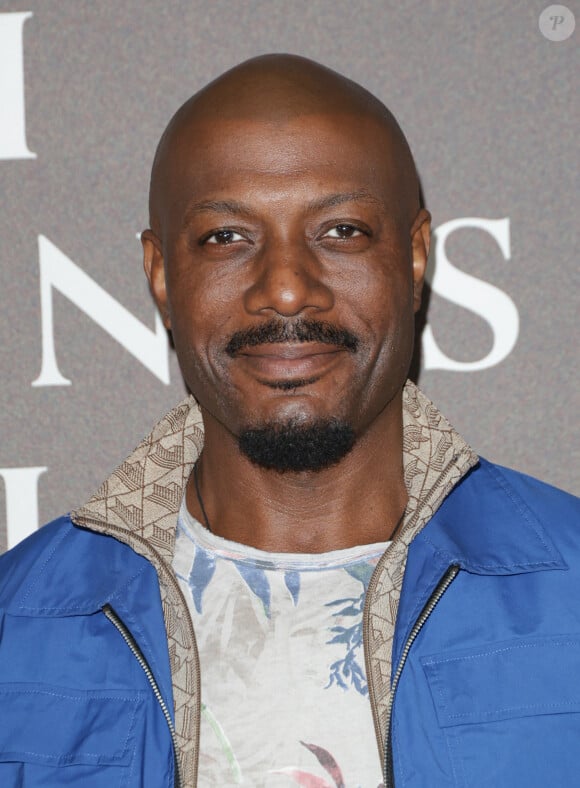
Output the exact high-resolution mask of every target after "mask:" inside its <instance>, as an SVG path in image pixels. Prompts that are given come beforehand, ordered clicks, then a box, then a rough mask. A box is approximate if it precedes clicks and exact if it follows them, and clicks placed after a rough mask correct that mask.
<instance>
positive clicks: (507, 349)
mask: <svg viewBox="0 0 580 788" xmlns="http://www.w3.org/2000/svg"><path fill="white" fill-rule="evenodd" d="M509 222H510V220H509V219H507V218H506V219H479V218H477V217H465V218H462V219H453V220H452V221H450V222H445V224H442V225H441V226H440V227H438V228H437V229H436V230H435V232H434V236H435V255H436V257H435V270H434V274H433V279H432V281H431V287H432V289H433V292H434V293H437V295H440V296H441V297H442V298H446V299H447V300H448V301H451V302H452V303H453V304H458V305H459V306H461V307H464V308H465V309H469V310H470V311H471V312H473V313H474V314H476V315H478V316H479V317H481V318H483V319H484V320H485V321H486V322H487V323H489V325H490V326H491V330H492V331H493V345H492V348H491V350H490V351H489V353H488V354H487V355H486V356H484V357H483V358H481V359H478V360H477V361H455V360H454V359H452V358H449V356H446V355H445V354H444V353H443V351H442V350H441V349H440V348H439V346H438V345H437V343H436V342H435V337H434V336H433V330H432V328H431V326H430V325H426V326H425V330H424V331H423V345H422V349H423V359H424V367H425V369H450V370H455V371H458V372H473V371H475V370H479V369H487V368H488V367H493V366H495V365H496V364H499V363H500V362H501V361H503V360H504V359H505V358H507V356H509V354H510V353H511V352H512V350H513V349H514V346H515V344H516V342H517V339H518V333H519V325H520V319H519V315H518V310H517V307H516V305H515V304H514V302H513V301H512V299H511V298H510V297H509V296H508V295H507V293H504V292H503V290H500V289H499V287H495V285H491V284H489V282H484V281H483V280H482V279H478V278H477V277H475V276H471V275H470V274H466V273H464V272H463V271H460V270H459V269H458V268H455V266H454V265H452V263H451V262H450V261H449V259H448V258H447V254H446V251H445V244H446V242H447V238H448V237H449V236H450V235H451V233H452V232H455V230H459V229H462V228H465V227H468V228H477V229H479V230H484V232H486V233H489V234H490V235H491V236H492V238H493V239H494V240H495V241H496V243H497V245H498V246H499V248H500V250H501V253H502V254H503V256H504V259H505V260H509V259H510V224H509Z"/></svg>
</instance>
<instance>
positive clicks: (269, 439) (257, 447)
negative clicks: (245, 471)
mask: <svg viewBox="0 0 580 788" xmlns="http://www.w3.org/2000/svg"><path fill="white" fill-rule="evenodd" d="M354 443H355V433H354V430H353V428H352V427H351V426H350V424H346V423H344V422H340V421H339V420H338V419H328V420H324V421H318V422H315V423H310V424H304V423H299V422H297V421H289V422H288V423H287V424H282V425H281V424H266V425H263V426H261V427H256V428H248V429H245V430H243V431H242V432H241V434H240V435H239V437H238V446H239V449H240V451H241V452H242V454H244V455H245V456H246V457H247V458H248V459H249V460H251V461H252V462H253V463H254V464H255V465H259V466H261V467H262V468H266V469H268V470H273V471H278V473H286V472H288V471H293V472H295V473H298V472H300V471H322V470H324V469H325V468H328V467H330V466H331V465H336V464H337V463H338V462H340V460H342V459H343V457H345V456H346V455H347V454H348V453H349V451H350V450H351V449H352V447H353V446H354Z"/></svg>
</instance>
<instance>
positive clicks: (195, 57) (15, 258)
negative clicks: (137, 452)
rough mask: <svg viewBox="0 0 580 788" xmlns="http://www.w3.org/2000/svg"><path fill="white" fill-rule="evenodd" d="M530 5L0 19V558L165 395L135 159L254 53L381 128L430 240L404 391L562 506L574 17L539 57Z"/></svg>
mask: <svg viewBox="0 0 580 788" xmlns="http://www.w3.org/2000/svg"><path fill="white" fill-rule="evenodd" d="M545 6H546V3H544V2H540V3H537V2H531V1H530V0H510V1H509V2H507V0H504V1H503V2H477V3H470V4H466V3H463V2H459V0H451V2H449V1H448V0H447V1H445V2H444V1H443V0H438V1H437V0H433V1H432V2H425V0H421V2H419V0H412V1H410V2H391V1H390V0H358V1H354V2H353V1H352V0H350V1H349V2H345V1H344V0H293V1H292V0H290V1H289V0H211V1H210V0H203V1H202V0H190V2H186V1H185V0H141V2H138V0H124V1H123V2H121V3H119V2H117V0H26V1H24V0H11V2H0V183H1V192H0V193H1V205H2V210H1V211H0V304H1V309H2V321H1V330H2V336H1V342H0V351H1V355H0V370H1V374H2V403H1V405H2V407H1V411H0V434H1V438H2V439H1V441H0V479H1V480H2V483H0V550H2V549H5V548H6V545H7V544H14V543H16V542H17V541H18V540H19V539H21V538H22V537H23V536H24V535H25V534H26V533H28V532H30V531H31V530H33V529H34V528H36V527H37V526H38V524H40V523H42V522H45V521H47V520H49V519H51V518H53V517H54V516H56V515H57V514H59V513H61V512H63V511H66V510H68V509H70V508H72V507H73V506H75V505H77V504H78V503H80V502H82V501H83V500H84V499H85V497H87V496H88V495H89V494H90V493H91V492H92V490H93V489H94V488H95V487H96V486H97V485H98V484H99V483H100V481H101V480H102V479H103V478H105V476H106V475H107V474H108V472H109V471H110V470H111V469H112V468H113V467H114V466H115V465H116V464H117V463H118V462H119V461H120V460H122V459H123V458H124V457H125V455H126V454H127V453H128V452H129V451H130V450H131V448H132V447H133V446H134V445H135V444H136V443H137V442H138V441H139V440H140V439H141V437H142V435H143V434H145V432H147V431H148V430H149V427H150V426H151V425H152V424H153V423H154V422H155V421H156V420H157V419H158V418H159V417H160V416H161V415H162V414H163V413H164V412H165V411H166V410H167V409H169V408H170V407H171V406H172V405H173V404H174V403H175V402H176V401H177V400H178V399H180V398H181V397H182V395H183V392H184V388H183V384H182V382H181V379H180V375H179V370H178V366H177V363H176V360H175V358H174V357H173V354H171V353H170V354H169V355H168V351H167V347H166V338H165V335H164V334H163V332H162V331H161V330H160V328H159V325H158V323H156V317H155V312H154V307H153V304H152V301H151V299H150V296H149V294H148V291H147V287H146V283H145V279H144V276H143V275H142V269H141V255H140V244H139V242H138V240H137V238H136V234H137V233H138V232H139V231H140V230H141V229H143V227H145V226H146V225H147V211H146V205H147V199H146V198H147V187H148V176H149V168H150V163H151V159H152V155H153V151H154V149H155V145H156V142H157V139H158V137H159V135H160V133H161V131H162V130H163V128H164V126H165V124H166V122H167V120H168V119H169V117H170V115H171V114H172V113H173V111H174V110H175V109H176V108H177V107H178V105H179V104H181V103H182V102H183V101H184V100H185V99H186V98H187V97H188V96H189V95H190V94H191V93H193V92H194V91H196V90H197V89H198V88H200V87H201V86H202V85H204V84H205V83H206V82H207V81H208V80H210V79H212V78H213V77H215V76H217V75H218V74H219V73H221V72H222V71H223V70H225V69H226V68H228V67H230V66H232V65H234V64H235V63H237V62H239V61H241V60H243V59H245V58H247V57H251V56H252V55H256V54H259V53H263V52H269V51H289V52H294V53H297V54H303V55H306V56H309V57H312V58H314V59H316V60H319V61H321V62H323V63H325V64H327V65H328V66H330V67H332V68H335V69H337V70H339V71H341V72H343V73H345V74H347V75H348V76H350V77H352V78H354V79H355V80H357V81H359V82H361V83H362V84H363V85H365V86H366V87H368V88H369V89H370V90H371V91H373V92H374V93H376V94H377V95H378V96H379V97H380V98H381V99H382V100H384V101H385V103H387V104H388V105H389V106H390V107H391V109H392V110H393V111H394V112H395V114H396V115H397V116H398V118H399V119H400V122H401V124H402V126H403V128H404V130H405V131H406V133H407V135H408V137H409V140H410V143H411V147H412V148H413V150H414V152H415V155H416V159H417V162H418V166H419V170H420V173H421V177H422V181H423V186H424V192H425V196H426V201H427V205H428V207H429V208H430V210H431V212H432V214H433V218H434V225H435V227H436V228H437V233H436V242H435V244H434V246H435V247H436V249H435V252H434V253H433V254H432V255H431V266H432V271H435V272H436V273H435V278H434V279H432V284H433V293H432V297H431V299H430V304H429V310H428V314H427V320H428V327H427V329H426V334H425V336H424V343H425V344H424V346H423V368H422V370H421V372H420V384H421V386H422V387H423V389H424V390H425V391H426V393H428V394H429V395H430V396H431V397H432V398H433V399H434V400H435V401H436V403H437V404H438V405H439V407H440V408H441V409H442V410H443V412H444V413H446V414H447V415H448V416H449V418H450V419H451V421H452V422H453V423H454V424H455V426H456V427H457V428H458V429H459V430H460V431H461V432H462V433H463V434H464V435H465V436H466V438H467V439H468V440H469V441H470V442H471V443H472V445H473V446H474V447H475V448H476V449H477V450H478V451H479V452H480V453H481V454H484V455H485V456H487V457H488V458H490V459H493V460H496V461H499V462H502V463H504V464H507V465H510V466H513V467H516V468H518V469H520V470H523V471H525V472H528V473H530V474H533V475H536V476H540V477H543V478H544V479H546V480H547V481H550V482H552V483H554V484H557V485H559V486H562V487H564V488H566V489H568V490H570V491H572V492H576V493H579V492H580V483H579V481H578V476H577V473H576V464H577V459H578V438H579V431H578V419H577V412H578V409H579V407H580V401H579V394H578V372H577V360H578V349H577V339H576V325H577V313H578V309H577V305H578V297H577V292H578V266H577V260H576V256H577V250H578V248H579V245H578V213H577V190H576V189H575V186H576V183H577V177H578V152H577V147H576V145H575V142H576V138H577V134H578V120H579V100H578V91H577V85H578V59H579V57H578V54H579V47H578V42H579V36H580V31H579V30H576V31H575V32H574V33H573V34H572V35H571V36H570V37H568V38H567V39H566V40H560V41H557V40H550V38H554V37H558V36H560V37H561V38H562V37H563V36H564V34H565V33H566V31H567V30H568V31H569V29H570V26H571V13H574V14H575V16H576V19H577V20H580V7H579V3H578V2H574V3H568V4H567V9H568V11H567V12H566V13H564V14H562V13H561V7H560V12H558V13H555V12H552V13H551V14H549V13H548V14H547V15H544V18H545V19H548V21H547V22H545V23H544V32H545V33H546V34H547V36H548V37H546V35H544V34H543V33H542V32H541V30H540V28H539V22H538V19H539V16H540V14H541V12H542V10H543V9H544V8H545ZM25 12H29V14H28V16H26V14H25ZM51 310H52V314H51ZM52 348H54V357H53V356H52V355H51V349H52ZM164 379H169V380H170V383H169V384H168V383H166V382H164ZM66 380H68V381H70V384H69V385H64V383H65V381H66Z"/></svg>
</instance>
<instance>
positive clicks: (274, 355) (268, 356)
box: [238, 342, 345, 384]
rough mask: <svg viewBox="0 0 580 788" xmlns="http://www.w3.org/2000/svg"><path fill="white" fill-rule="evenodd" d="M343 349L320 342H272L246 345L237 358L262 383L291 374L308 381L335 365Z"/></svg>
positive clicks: (283, 378) (285, 378)
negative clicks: (248, 346)
mask: <svg viewBox="0 0 580 788" xmlns="http://www.w3.org/2000/svg"><path fill="white" fill-rule="evenodd" d="M344 352H345V351H344V350H343V349H342V348H338V347H336V345H326V344H323V343H321V342H300V343H273V344H267V345H258V346H256V347H251V348H246V349H245V350H243V351H242V352H241V353H239V354H238V358H239V359H240V360H242V361H243V363H244V365H247V366H249V367H250V369H251V370H252V371H253V372H254V373H257V374H258V376H259V377H260V378H261V379H262V382H264V383H270V384H271V383H273V382H276V381H283V380H289V379H292V378H307V379H308V381H309V382H310V381H311V380H312V379H317V378H319V377H320V376H321V375H323V374H324V373H325V372H327V371H328V369H330V367H332V366H334V364H335V363H336V361H337V360H338V358H339V357H340V356H341V354H342V353H344ZM312 382H313V381H312Z"/></svg>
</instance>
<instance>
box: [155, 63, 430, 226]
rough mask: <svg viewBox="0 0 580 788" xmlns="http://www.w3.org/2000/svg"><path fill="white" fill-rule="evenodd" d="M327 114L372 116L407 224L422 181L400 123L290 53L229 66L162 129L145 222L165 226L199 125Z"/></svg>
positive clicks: (347, 84)
mask: <svg viewBox="0 0 580 788" xmlns="http://www.w3.org/2000/svg"><path fill="white" fill-rule="evenodd" d="M321 115H325V116H327V117H329V118H334V119H335V120H336V123H337V124H340V122H341V118H344V117H345V116H349V117H350V118H359V119H360V121H361V123H362V122H364V121H365V120H372V121H374V123H375V124H377V125H378V126H379V127H380V128H381V130H382V132H383V133H384V156H385V158H386V159H388V160H389V164H390V171H391V172H392V173H393V183H392V184H391V188H392V189H394V190H396V192H397V199H398V201H399V203H400V204H401V205H402V206H403V210H404V213H405V215H406V216H407V218H408V221H409V222H412V220H413V218H414V217H415V215H416V214H417V212H418V210H419V207H420V197H419V182H418V177H417V173H416V169H415V164H414V162H413V157H412V154H411V151H410V149H409V145H408V143H407V140H406V139H405V136H404V134H403V132H402V131H401V129H400V127H399V125H398V123H397V121H396V120H395V118H394V117H393V115H392V114H391V112H389V110H388V109H387V108H386V107H385V105H384V104H382V102H380V101H379V100H378V99H377V98H376V97H375V96H373V95H372V94H371V93H369V91H368V90H366V89H365V88H363V87H361V86H360V85H358V84H357V83H356V82H353V81H352V80H350V79H347V78H346V77H344V76H342V75H340V74H338V73H337V72H335V71H332V70H331V69H329V68H326V67H325V66H322V65H320V64H318V63H315V62H313V61H312V60H308V59H306V58H303V57H298V56H295V55H262V56H260V57H256V58H252V59H251V60H247V61H245V62H244V63H241V64H240V65H238V66H236V67H234V68H232V69H231V70H229V71H227V72H226V73H225V74H222V75H221V76H220V77H218V78H217V79H216V80H214V81H213V82H211V83H210V84H209V85H207V86H206V87H205V88H203V89H202V90H201V91H199V92H198V93H196V94H195V95H194V96H192V97H191V98H190V99H189V100H188V101H186V102H185V104H183V105H182V106H181V107H180V108H179V109H178V110H177V112H176V113H175V115H174V116H173V118H172V119H171V121H170V122H169V125H168V126H167V128H166V129H165V131H164V133H163V135H162V137H161V140H160V142H159V145H158V147H157V151H156V154H155V159H154V162H153V168H152V173H151V185H150V192H149V212H150V222H151V227H152V228H153V230H154V231H155V232H156V233H157V234H158V235H160V234H162V231H163V221H162V218H163V214H164V212H165V209H166V208H167V203H168V201H170V200H171V197H170V185H171V181H172V180H173V179H174V174H175V173H176V172H179V171H180V170H181V169H182V167H183V165H184V164H185V159H186V158H187V155H188V150H191V149H192V148H195V146H196V130H197V129H199V127H200V126H202V125H203V126H205V127H207V125H208V124H215V126H216V128H217V127H218V126H219V125H220V123H221V124H222V126H223V124H227V125H228V126H229V127H230V128H231V126H232V124H235V123H236V121H239V122H240V123H241V122H242V121H251V122H255V123H260V122H262V123H263V124H264V127H265V128H266V127H270V128H271V127H277V128H280V127H283V126H285V125H287V124H289V123H291V122H292V121H293V120H295V119H297V118H302V119H306V118H308V116H313V117H314V116H317V117H320V116H321Z"/></svg>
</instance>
